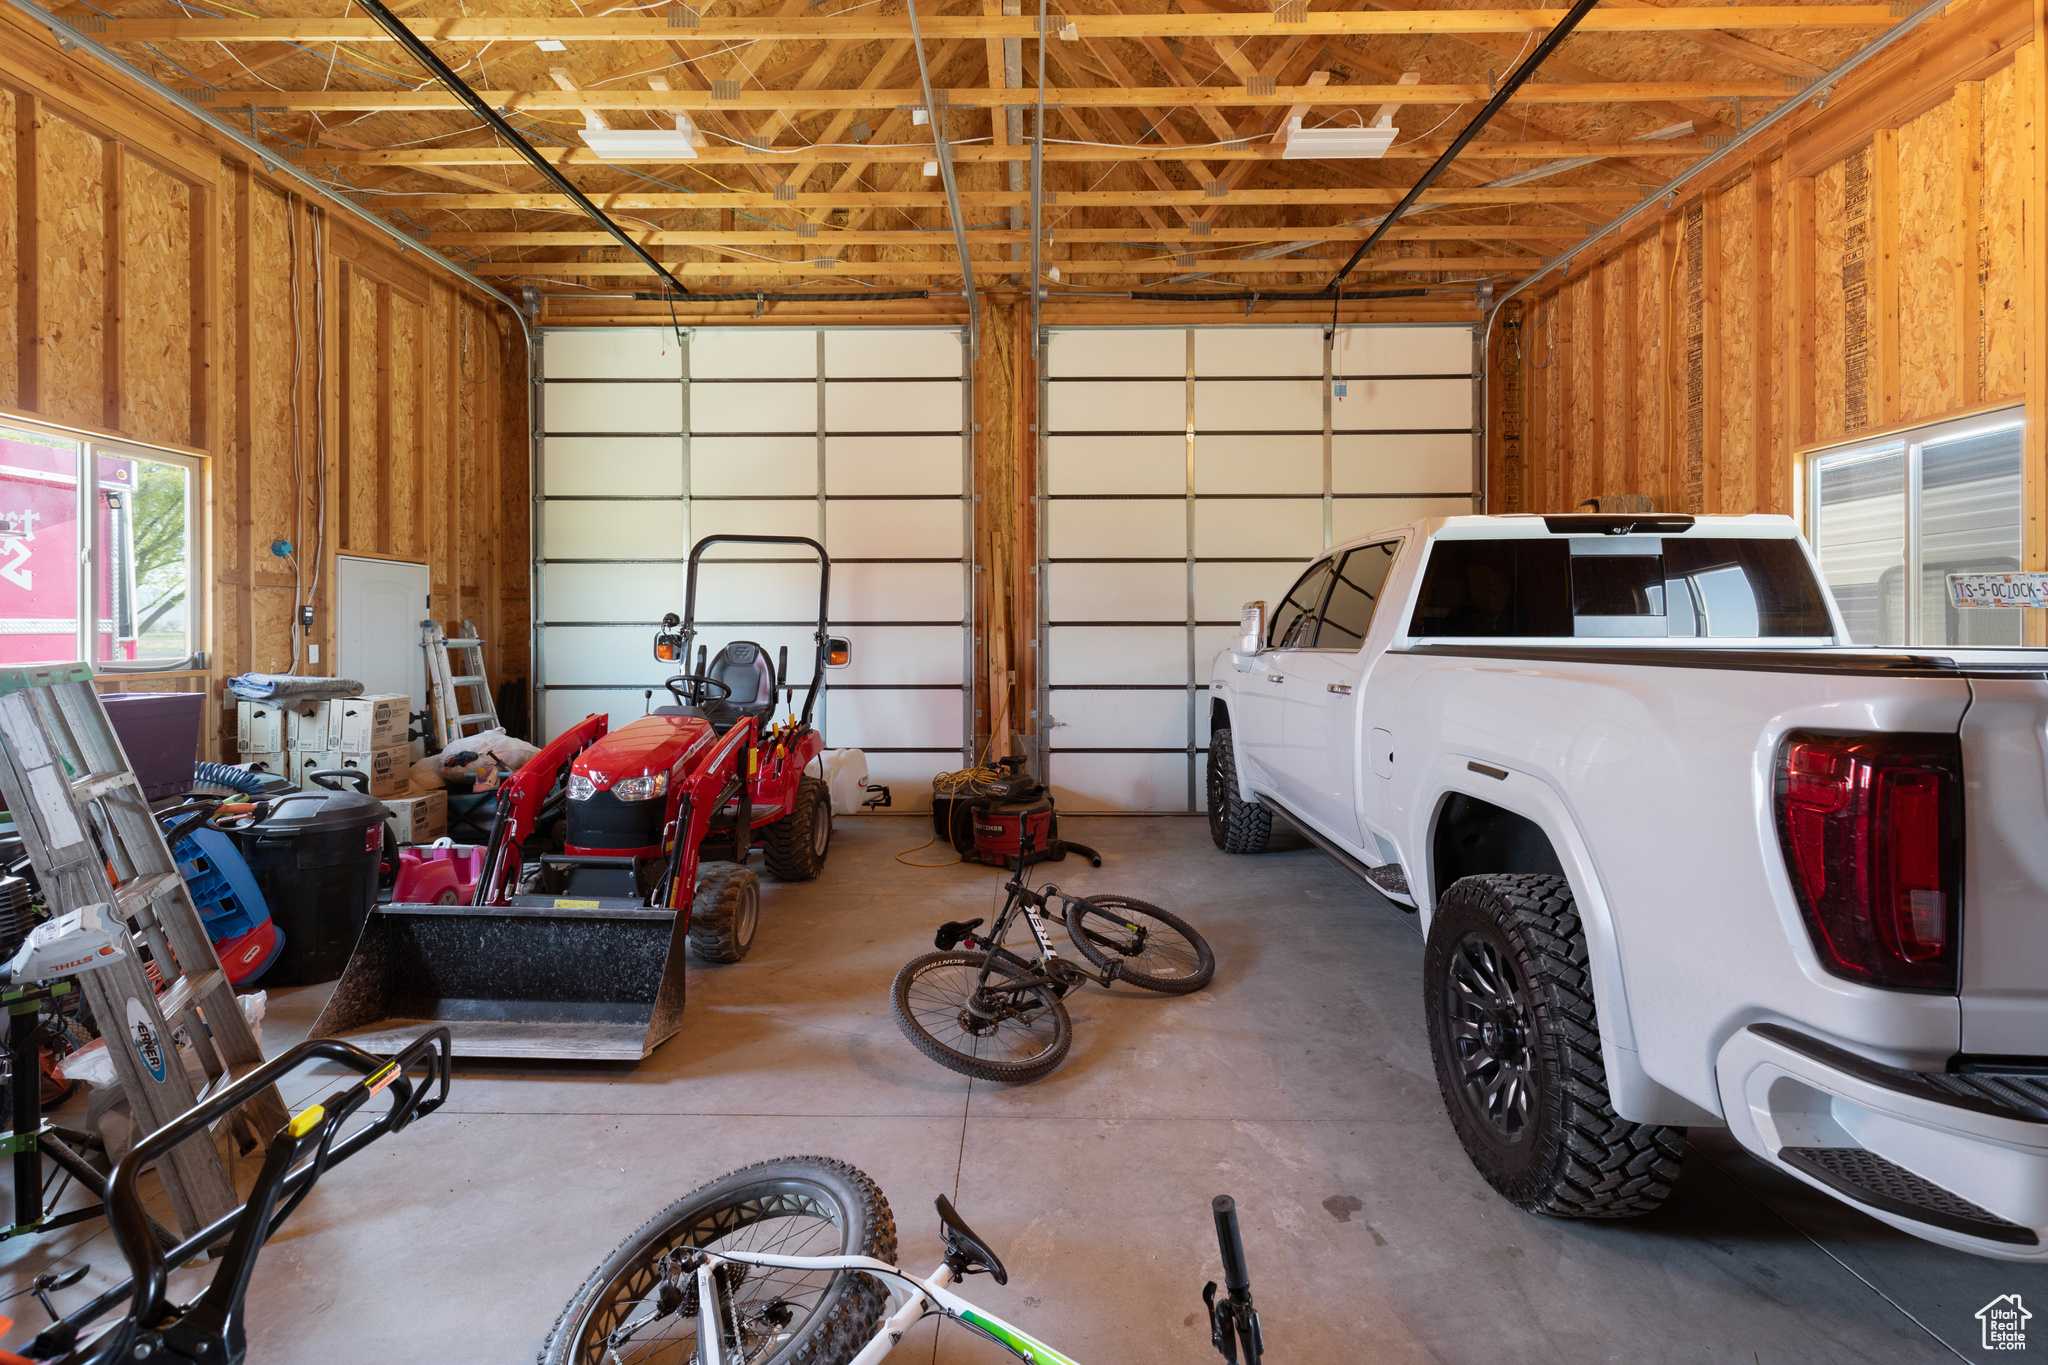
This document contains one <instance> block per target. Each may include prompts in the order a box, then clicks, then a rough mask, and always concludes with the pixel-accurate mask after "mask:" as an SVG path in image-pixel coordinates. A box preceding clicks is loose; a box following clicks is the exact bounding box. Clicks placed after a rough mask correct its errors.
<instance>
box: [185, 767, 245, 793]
mask: <svg viewBox="0 0 2048 1365" xmlns="http://www.w3.org/2000/svg"><path fill="white" fill-rule="evenodd" d="M192 780H193V781H194V782H203V783H205V784H206V785H208V786H210V787H227V788H229V789H230V790H232V791H238V792H247V793H249V795H251V796H261V795H262V794H263V778H262V777H261V776H260V775H259V774H256V773H252V772H249V771H248V770H246V769H243V768H231V767H229V766H228V765H227V764H225V763H195V764H193V765H192Z"/></svg>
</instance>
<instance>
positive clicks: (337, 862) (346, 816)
mask: <svg viewBox="0 0 2048 1365" xmlns="http://www.w3.org/2000/svg"><path fill="white" fill-rule="evenodd" d="M351 776H353V774H351ZM329 780H330V781H332V780H335V779H332V778H330V779H329ZM386 814H387V812H386V811H385V809H384V803H383V802H382V801H379V800H377V799H376V798H375V797H373V796H370V795H368V794H367V793H365V792H362V791H360V790H344V791H337V790H333V789H331V788H328V787H325V786H318V785H316V786H313V787H310V788H308V789H307V790H305V791H302V792H288V793H286V794H285V795H283V796H280V797H278V798H276V799H275V800H274V801H272V802H271V807H270V814H269V815H268V816H266V817H265V818H264V819H263V821H262V822H261V823H259V824H257V825H256V826H255V827H254V828H252V829H250V830H248V831H247V832H245V833H244V834H243V835H242V836H241V843H242V854H243V856H244V857H246V858H247V859H248V860H249V867H250V869H251V870H252V871H254V872H255V874H256V881H257V883H258V885H260V886H261V887H262V888H263V899H264V900H265V901H267V902H268V903H269V905H270V917H271V918H272V919H274V920H276V921H277V927H278V928H279V929H281V930H283V931H284V951H283V952H282V953H280V954H278V958H277V963H276V965H274V966H273V967H271V969H270V971H269V972H268V973H266V975H265V979H264V984H265V985H266V986H269V985H278V986H303V985H306V984H308V983H309V982H315V981H332V980H334V979H335V978H336V977H338V976H340V975H341V970H342V968H343V967H345V966H347V965H348V958H349V954H350V953H351V952H353V951H355V946H356V938H357V936H359V935H360V934H361V933H362V931H363V921H364V920H365V919H367V918H369V914H370V909H371V907H373V906H374V905H376V903H377V863H378V859H379V855H380V854H381V853H382V852H383V844H384V818H385V815H386Z"/></svg>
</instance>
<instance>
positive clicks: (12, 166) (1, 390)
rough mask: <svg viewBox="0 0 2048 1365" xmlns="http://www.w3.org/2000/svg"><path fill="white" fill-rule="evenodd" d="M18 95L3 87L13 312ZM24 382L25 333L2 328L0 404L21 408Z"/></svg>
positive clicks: (6, 251) (2, 178) (1, 224)
mask: <svg viewBox="0 0 2048 1365" xmlns="http://www.w3.org/2000/svg"><path fill="white" fill-rule="evenodd" d="M16 109H17V106H16V104H15V99H14V92H13V91H12V90H9V89H8V88H7V87H6V86H4V85H0V295H4V296H5V297H4V301H0V307H5V308H7V309H10V310H11V309H12V308H14V307H15V306H16V305H17V302H18V301H17V300H16V298H15V297H14V291H15V290H16V289H17V288H18V287H19V284H18V280H19V276H18V275H17V273H16V272H17V271H18V270H19V268H20V254H21V252H20V242H21V225H20V213H21V196H20V194H19V193H17V191H16V182H17V180H18V179H19V177H20V173H21V168H20V166H19V165H18V164H17V156H16V142H17V135H16V132H15V120H16V119H17V118H18V117H19V114H18V113H17V112H16ZM20 378H21V329H20V328H18V327H0V403H5V404H6V405H7V406H9V407H18V406H20V390H19V388H18V387H17V385H18V383H19V382H20Z"/></svg>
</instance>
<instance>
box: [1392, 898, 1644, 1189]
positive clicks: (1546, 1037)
mask: <svg viewBox="0 0 2048 1365" xmlns="http://www.w3.org/2000/svg"><path fill="white" fill-rule="evenodd" d="M1422 973H1423V1007H1424V1011H1425V1013H1426V1014H1427V1016H1428V1020H1429V1040H1430V1053H1431V1055H1432V1056H1433V1057H1434V1059H1435V1062H1436V1079H1437V1088H1438V1089H1439V1090H1441V1091H1442V1093H1443V1098H1444V1107H1445V1108H1446V1109H1448V1110H1449V1111H1450V1116H1451V1126H1452V1127H1453V1128H1455V1129H1456V1130H1457V1133H1458V1140H1459V1141H1460V1142H1462V1143H1463V1144H1464V1147H1465V1154H1466V1155H1467V1156H1468V1157H1470V1158H1471V1159H1472V1164H1473V1165H1474V1166H1476V1167H1478V1169H1479V1173H1480V1174H1481V1175H1483V1176H1485V1177H1486V1181H1487V1183H1488V1184H1489V1185H1492V1186H1493V1187H1494V1189H1496V1190H1498V1191H1499V1192H1500V1193H1501V1195H1502V1197H1504V1198H1505V1199H1507V1200H1508V1202H1510V1203H1512V1204H1515V1205H1517V1206H1518V1207H1520V1208H1523V1209H1527V1210H1528V1211H1529V1212H1531V1213H1544V1214H1549V1215H1551V1216H1552V1217H1556V1218H1633V1217H1636V1216H1638V1215H1640V1214H1645V1213H1648V1212H1650V1211H1651V1210H1652V1209H1655V1208H1656V1207H1657V1206H1658V1205H1660V1204H1662V1203H1663V1202H1664V1201H1665V1199H1667V1198H1668V1197H1669V1196H1670V1194H1671V1188H1672V1186H1673V1184H1674V1183H1676V1181H1677V1180H1678V1170H1679V1159H1680V1156H1681V1154H1682V1153H1683V1151H1684V1148H1685V1129H1683V1128H1668V1127H1664V1126H1662V1125H1660V1124H1650V1123H1631V1122H1630V1121H1628V1120H1627V1119H1624V1118H1622V1117H1621V1116H1620V1115H1618V1114H1616V1113H1615V1112H1614V1106H1613V1104H1612V1103H1611V1102H1610V1101H1609V1100H1608V1097H1607V1072H1606V1069H1605V1068H1604V1067H1603V1066H1602V1065H1601V1061H1600V1023H1599V1020H1598V1019H1597V1018H1596V1017H1595V1015H1594V1012H1593V980H1592V973H1591V970H1590V969H1589V967H1588V965H1587V957H1586V936H1585V933H1584V931H1583V929H1582V928H1581V926H1580V923H1579V914H1578V908H1577V906H1576V904H1575V903H1574V902H1573V900H1572V891H1571V886H1570V885H1569V884H1568V883H1567V882H1566V881H1565V879H1564V878H1562V877H1552V876H1538V875H1534V874H1525V873H1514V874H1497V875H1492V876H1481V877H1466V878H1464V879H1462V880H1460V881H1458V882H1456V883H1454V884H1453V885H1452V886H1451V888H1450V889H1449V890H1447V891H1446V892H1444V895H1443V899H1442V900H1441V901H1439V902H1438V904H1437V911H1436V915H1435V917H1434V918H1433V919H1432V920H1431V921H1430V925H1429V943H1428V946H1427V947H1426V948H1425V949H1424V952H1423V969H1422Z"/></svg>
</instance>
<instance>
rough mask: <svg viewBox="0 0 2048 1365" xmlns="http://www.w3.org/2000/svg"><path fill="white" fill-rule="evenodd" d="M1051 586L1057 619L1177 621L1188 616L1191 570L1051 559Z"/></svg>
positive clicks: (1048, 583) (1048, 585)
mask: <svg viewBox="0 0 2048 1365" xmlns="http://www.w3.org/2000/svg"><path fill="white" fill-rule="evenodd" d="M1045 573H1046V591H1047V592H1048V593H1050V594H1051V599H1050V600H1051V603H1052V604H1053V605H1052V608H1051V613H1052V614H1051V619H1053V620H1056V621H1174V622H1185V621H1186V620H1187V618H1188V571H1187V565H1186V564H1185V563H1173V564H1049V565H1047V566H1046V570H1045Z"/></svg>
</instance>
